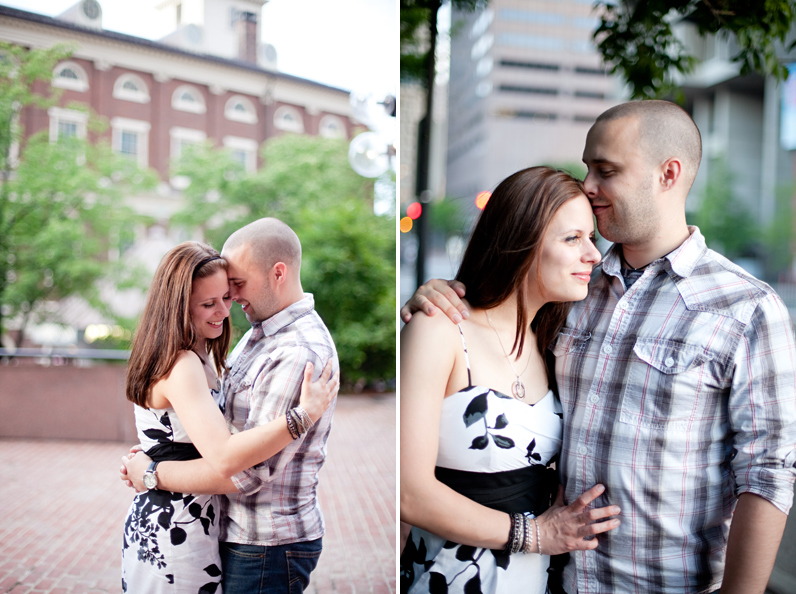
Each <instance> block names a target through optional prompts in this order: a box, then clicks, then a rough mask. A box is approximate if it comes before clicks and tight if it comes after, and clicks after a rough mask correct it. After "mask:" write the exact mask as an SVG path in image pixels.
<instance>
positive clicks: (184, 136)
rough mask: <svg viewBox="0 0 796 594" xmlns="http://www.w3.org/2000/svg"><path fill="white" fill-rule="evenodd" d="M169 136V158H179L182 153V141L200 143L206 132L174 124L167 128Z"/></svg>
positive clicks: (205, 137)
mask: <svg viewBox="0 0 796 594" xmlns="http://www.w3.org/2000/svg"><path fill="white" fill-rule="evenodd" d="M169 136H170V137H171V152H170V155H171V158H172V159H179V158H180V156H181V154H182V143H183V142H190V143H192V144H201V143H202V142H204V141H205V140H207V133H206V132H204V131H202V130H194V129H193V128H180V127H178V126H174V127H173V128H171V129H170V130H169Z"/></svg>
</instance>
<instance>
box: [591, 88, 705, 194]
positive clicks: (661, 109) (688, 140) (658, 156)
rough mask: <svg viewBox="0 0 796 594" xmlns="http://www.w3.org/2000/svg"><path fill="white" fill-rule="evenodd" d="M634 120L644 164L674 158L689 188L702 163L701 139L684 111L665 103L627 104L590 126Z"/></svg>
mask: <svg viewBox="0 0 796 594" xmlns="http://www.w3.org/2000/svg"><path fill="white" fill-rule="evenodd" d="M628 117H629V118H636V119H637V120H638V122H639V124H640V126H639V136H640V138H639V141H640V143H641V147H640V148H641V150H642V151H643V153H644V155H645V156H646V159H647V161H648V163H650V164H651V165H658V164H660V163H663V162H664V161H666V160H667V159H671V158H677V159H679V160H680V161H681V163H682V166H683V174H684V179H683V181H685V182H686V186H685V187H686V188H690V187H691V185H692V184H693V183H694V179H695V178H696V174H697V170H698V169H699V163H700V161H701V160H702V137H701V135H700V134H699V129H698V128H697V127H696V124H694V120H692V119H691V116H689V115H688V114H687V113H686V112H685V110H683V109H682V108H680V107H679V106H677V105H675V104H674V103H670V102H669V101H631V102H629V103H622V104H621V105H617V106H615V107H612V108H610V109H609V110H607V111H605V112H603V113H602V114H600V116H599V117H598V118H597V120H596V121H595V123H594V125H595V126H597V125H598V124H600V123H603V122H610V121H613V120H618V119H621V118H628Z"/></svg>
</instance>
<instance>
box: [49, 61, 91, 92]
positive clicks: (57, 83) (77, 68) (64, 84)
mask: <svg viewBox="0 0 796 594" xmlns="http://www.w3.org/2000/svg"><path fill="white" fill-rule="evenodd" d="M67 68H68V69H70V70H72V71H74V73H75V74H76V75H77V80H75V79H74V78H65V77H62V76H61V72H63V71H64V70H66V69H67ZM52 86H54V87H58V88H60V89H69V90H70V91H78V92H79V93H85V92H86V91H88V74H86V70H85V69H84V68H83V67H82V66H81V65H80V64H78V63H77V62H74V61H72V60H66V61H65V62H59V63H58V64H57V65H56V66H55V68H53V79H52Z"/></svg>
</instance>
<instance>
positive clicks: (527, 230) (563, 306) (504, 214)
mask: <svg viewBox="0 0 796 594" xmlns="http://www.w3.org/2000/svg"><path fill="white" fill-rule="evenodd" d="M583 193H584V191H583V184H582V183H581V182H580V181H578V180H577V179H575V178H574V177H572V176H571V175H569V174H568V173H566V172H564V171H559V170H556V169H551V168H550V167H531V168H529V169H523V170H522V171H518V172H517V173H515V174H513V175H511V176H509V177H507V178H506V179H504V180H503V181H502V182H500V184H499V185H498V187H497V188H495V191H494V192H492V196H491V197H490V198H489V202H487V205H486V207H485V208H484V211H483V212H482V213H481V217H480V218H479V219H478V223H477V224H476V226H475V229H474V230H473V234H472V236H471V237H470V243H469V244H468V245H467V249H466V251H465V253H464V257H463V258H462V263H461V265H460V266H459V272H458V273H457V274H456V280H458V281H461V282H462V283H464V285H465V287H467V300H468V301H469V302H470V304H471V305H472V306H473V307H477V308H481V309H488V308H490V307H495V306H497V305H500V304H501V303H503V302H504V301H506V299H508V298H509V297H510V296H511V294H512V293H514V292H515V291H516V292H517V329H516V334H515V338H514V345H513V347H512V349H511V352H512V353H513V352H514V351H517V357H519V356H520V355H521V354H522V348H523V346H524V344H525V332H526V330H527V328H528V320H527V319H526V311H525V292H526V289H525V287H526V282H527V279H528V272H529V271H530V269H531V267H532V266H533V264H534V262H537V261H538V260H539V257H540V255H541V246H542V240H543V239H544V234H545V231H546V230H547V227H548V225H550V221H552V219H553V217H554V216H555V214H556V212H557V211H558V209H559V208H561V206H562V205H563V204H564V203H565V202H567V201H568V200H571V199H572V198H575V197H576V196H578V195H579V194H583ZM537 282H541V279H538V278H537ZM569 307H570V304H569V303H546V304H545V305H544V306H542V307H541V308H540V309H539V311H538V312H537V313H536V316H535V317H534V319H533V320H532V321H531V322H530V324H531V329H532V330H533V331H534V332H536V344H537V347H538V348H539V352H540V353H541V354H542V357H543V358H545V360H547V358H546V357H545V351H546V350H547V347H548V346H550V345H551V344H552V342H553V340H554V339H555V337H556V335H557V334H558V332H559V331H560V329H561V327H562V326H563V324H564V321H565V320H566V317H567V314H568V313H569ZM548 375H549V376H552V373H551V370H550V369H549V367H548Z"/></svg>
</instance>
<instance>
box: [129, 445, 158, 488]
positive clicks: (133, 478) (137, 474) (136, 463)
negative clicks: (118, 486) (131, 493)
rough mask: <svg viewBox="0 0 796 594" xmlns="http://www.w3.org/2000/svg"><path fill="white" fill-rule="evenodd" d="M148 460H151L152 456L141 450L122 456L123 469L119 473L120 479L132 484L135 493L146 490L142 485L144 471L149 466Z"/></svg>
mask: <svg viewBox="0 0 796 594" xmlns="http://www.w3.org/2000/svg"><path fill="white" fill-rule="evenodd" d="M150 462H152V458H150V457H149V456H147V455H146V454H145V453H144V452H142V451H139V452H138V453H136V454H133V455H129V454H128V455H127V456H122V466H123V468H124V471H123V472H122V473H121V475H122V476H121V479H122V480H123V481H124V482H125V483H128V484H129V486H132V487H133V489H135V491H136V493H140V492H141V491H146V490H147V488H146V487H145V486H144V472H146V469H147V468H149V463H150Z"/></svg>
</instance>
